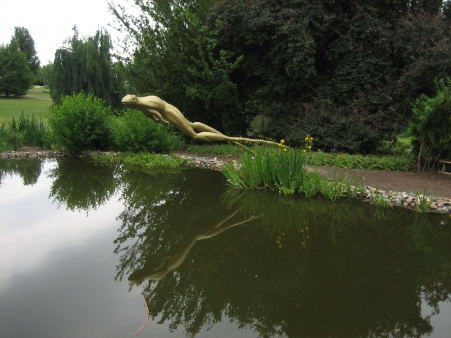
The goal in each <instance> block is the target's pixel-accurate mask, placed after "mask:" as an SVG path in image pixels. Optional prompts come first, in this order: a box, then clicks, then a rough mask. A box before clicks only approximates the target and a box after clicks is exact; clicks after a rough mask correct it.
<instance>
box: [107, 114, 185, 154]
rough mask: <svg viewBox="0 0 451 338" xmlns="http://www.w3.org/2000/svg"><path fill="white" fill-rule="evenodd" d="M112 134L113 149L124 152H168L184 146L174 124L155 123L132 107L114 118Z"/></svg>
mask: <svg viewBox="0 0 451 338" xmlns="http://www.w3.org/2000/svg"><path fill="white" fill-rule="evenodd" d="M111 136H112V149H114V150H117V151H123V152H132V153H139V152H155V153H168V152H170V151H171V150H173V149H180V148H182V147H183V138H182V135H181V134H180V133H179V132H177V131H175V130H173V129H172V126H164V125H162V124H158V123H155V122H154V121H152V120H151V119H149V118H147V117H146V116H144V114H142V113H141V112H139V111H137V110H132V109H126V110H125V111H124V112H123V114H121V116H118V117H115V118H114V119H113V120H112V128H111Z"/></svg>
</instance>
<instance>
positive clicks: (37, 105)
mask: <svg viewBox="0 0 451 338" xmlns="http://www.w3.org/2000/svg"><path fill="white" fill-rule="evenodd" d="M28 95H30V96H35V97H39V98H32V97H6V96H4V95H0V124H3V123H7V122H8V121H11V118H12V117H14V118H16V119H17V118H19V116H20V114H21V113H22V111H23V112H24V114H25V116H27V115H30V116H31V115H32V114H34V116H35V117H36V118H37V119H38V120H39V117H41V119H42V120H43V121H44V122H46V116H47V114H48V113H49V109H50V106H51V105H52V101H49V99H50V95H49V94H48V93H43V92H42V89H40V88H33V89H30V90H29V91H28Z"/></svg>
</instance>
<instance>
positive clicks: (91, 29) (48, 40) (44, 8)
mask: <svg viewBox="0 0 451 338" xmlns="http://www.w3.org/2000/svg"><path fill="white" fill-rule="evenodd" d="M114 3H115V4H120V5H122V6H124V7H125V9H126V11H127V12H129V13H133V11H134V8H133V5H132V4H131V3H130V2H128V1H127V0H114ZM114 21H115V18H114V16H113V15H112V14H111V13H110V12H109V11H108V3H107V0H76V1H74V0H43V1H39V0H12V1H8V5H6V6H3V7H2V10H1V14H0V44H8V43H9V42H10V41H11V37H12V36H13V34H14V27H25V28H27V29H28V32H29V33H30V35H31V37H32V38H33V40H34V47H35V49H36V51H37V56H38V57H39V60H40V61H41V66H43V65H46V64H48V63H49V62H53V59H54V55H55V51H56V50H57V49H58V48H59V47H61V46H63V42H64V40H66V39H67V38H68V37H71V36H72V35H73V32H72V27H73V26H74V25H77V27H78V31H79V37H83V36H91V35H94V34H95V32H96V31H97V29H98V28H99V27H104V28H106V29H107V30H108V32H109V33H110V35H111V37H112V40H113V44H115V41H116V40H117V38H120V37H121V35H120V33H118V32H117V31H115V30H114V29H113V28H112V27H109V26H108V24H109V23H112V24H113V23H114Z"/></svg>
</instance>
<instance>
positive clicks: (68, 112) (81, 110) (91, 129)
mask: <svg viewBox="0 0 451 338" xmlns="http://www.w3.org/2000/svg"><path fill="white" fill-rule="evenodd" d="M111 119H112V112H111V109H110V108H109V107H107V106H106V105H105V103H104V101H103V100H101V99H99V98H96V97H94V96H93V95H92V94H88V95H87V94H84V93H79V94H77V95H73V96H65V97H63V99H62V100H61V104H60V105H55V106H53V107H52V109H51V112H50V114H49V115H48V121H49V125H50V127H51V129H52V142H53V143H54V146H56V147H57V148H64V149H67V150H69V151H79V150H86V149H98V150H105V149H107V148H108V146H109V144H110V131H111Z"/></svg>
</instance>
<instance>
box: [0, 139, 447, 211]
mask: <svg viewBox="0 0 451 338" xmlns="http://www.w3.org/2000/svg"><path fill="white" fill-rule="evenodd" d="M92 154H103V155H107V156H117V153H116V152H112V151H111V152H97V151H96V152H87V153H75V154H73V153H68V152H64V151H54V150H40V149H36V148H34V149H33V148H29V149H28V148H22V149H20V150H19V151H8V152H3V153H0V158H9V159H25V158H58V157H78V158H90V157H91V156H92ZM173 155H175V156H177V157H179V158H181V159H184V160H185V165H187V166H190V167H197V168H204V169H210V170H219V171H220V170H221V169H222V167H223V166H224V164H225V163H228V162H231V163H233V164H234V165H239V162H238V159H237V158H233V157H232V156H230V155H229V156H227V155H223V156H211V155H210V156H204V155H198V154H187V153H181V152H175V153H173ZM309 170H315V168H309ZM319 172H320V173H321V174H322V175H323V176H326V177H327V176H329V177H330V176H331V175H330V172H322V171H321V170H319ZM370 172H372V173H374V172H375V171H370ZM385 174H386V173H385ZM399 174H400V173H396V175H399ZM401 174H402V173H401ZM406 174H408V173H406ZM367 176H368V175H367ZM450 181H451V180H450ZM368 183H370V184H371V179H370V180H368ZM450 183H451V182H450ZM361 186H362V187H363V189H361V190H360V191H358V192H356V193H355V194H354V197H356V198H358V199H362V200H367V201H369V202H373V203H374V202H375V201H376V200H377V199H379V200H380V199H383V200H384V201H386V203H388V204H389V205H391V206H398V207H404V208H406V209H410V210H415V209H416V208H417V207H419V206H420V205H421V204H423V208H425V209H427V212H435V213H442V214H451V199H450V198H446V197H437V196H429V195H428V196H426V194H425V195H423V194H417V191H394V190H390V189H380V187H379V188H378V187H376V186H371V185H368V184H361ZM422 191H424V189H423V190H422ZM425 204H428V207H425Z"/></svg>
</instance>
